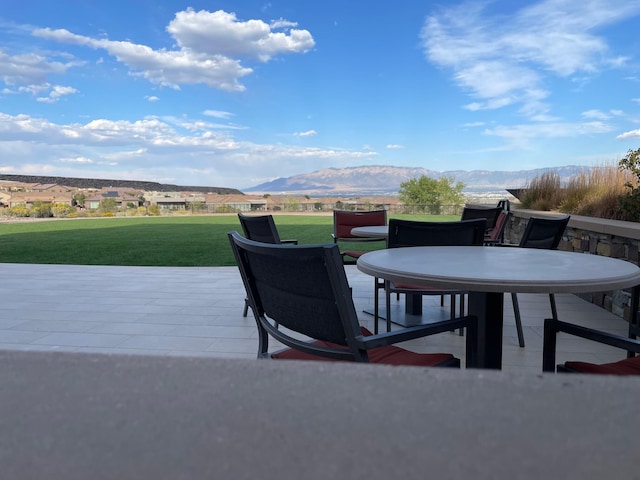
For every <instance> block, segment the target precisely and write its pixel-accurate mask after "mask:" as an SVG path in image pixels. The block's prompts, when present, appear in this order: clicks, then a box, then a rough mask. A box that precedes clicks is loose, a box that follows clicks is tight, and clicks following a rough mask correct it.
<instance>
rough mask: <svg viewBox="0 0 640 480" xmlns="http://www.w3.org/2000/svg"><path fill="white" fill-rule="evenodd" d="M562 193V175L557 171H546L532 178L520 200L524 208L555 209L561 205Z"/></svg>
mask: <svg viewBox="0 0 640 480" xmlns="http://www.w3.org/2000/svg"><path fill="white" fill-rule="evenodd" d="M560 195H561V193H560V176H559V175H558V174H557V173H555V172H545V173H543V174H542V175H540V176H539V177H536V178H534V179H533V180H531V182H530V183H529V185H528V186H527V190H526V193H525V194H524V197H523V198H522V199H520V201H521V202H522V207H523V208H530V209H533V210H553V209H555V208H557V207H558V205H560V201H561V197H560Z"/></svg>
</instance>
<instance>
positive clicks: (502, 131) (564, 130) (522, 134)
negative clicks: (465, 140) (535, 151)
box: [484, 121, 612, 147]
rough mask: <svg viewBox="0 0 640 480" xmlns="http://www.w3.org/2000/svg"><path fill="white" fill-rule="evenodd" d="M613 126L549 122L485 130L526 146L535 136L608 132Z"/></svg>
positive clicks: (592, 123)
mask: <svg viewBox="0 0 640 480" xmlns="http://www.w3.org/2000/svg"><path fill="white" fill-rule="evenodd" d="M610 131H612V127H611V126H610V125H608V124H606V123H603V122H601V121H591V122H581V123H580V122H578V123H571V122H548V123H534V124H531V125H524V124H521V125H511V126H497V127H493V128H487V129H485V130H484V134H485V135H490V136H495V137H500V138H503V139H505V140H506V141H508V142H509V144H511V145H512V146H518V147H526V146H527V145H528V143H529V141H531V140H532V139H534V138H575V137H578V136H581V135H593V134H600V133H608V132H610Z"/></svg>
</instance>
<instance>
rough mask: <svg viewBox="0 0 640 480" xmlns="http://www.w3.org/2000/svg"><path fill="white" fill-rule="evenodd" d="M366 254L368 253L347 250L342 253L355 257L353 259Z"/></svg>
mask: <svg viewBox="0 0 640 480" xmlns="http://www.w3.org/2000/svg"><path fill="white" fill-rule="evenodd" d="M365 253H366V252H358V251H356V250H345V251H343V252H342V255H349V256H350V257H353V258H360V257H361V256H362V255H364V254H365Z"/></svg>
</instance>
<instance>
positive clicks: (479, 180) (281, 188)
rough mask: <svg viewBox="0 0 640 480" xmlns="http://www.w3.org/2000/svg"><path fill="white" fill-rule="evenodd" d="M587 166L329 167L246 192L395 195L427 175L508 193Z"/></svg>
mask: <svg viewBox="0 0 640 480" xmlns="http://www.w3.org/2000/svg"><path fill="white" fill-rule="evenodd" d="M588 169H589V167H584V166H565V167H553V168H540V169H535V170H519V171H514V172H508V171H491V170H471V171H467V170H450V171H445V172H438V171H434V170H428V169H426V168H412V167H392V166H363V167H350V168H326V169H323V170H317V171H315V172H311V173H307V174H300V175H294V176H292V177H287V178H278V179H276V180H273V181H271V182H266V183H262V184H260V185H256V186H255V187H251V188H247V189H245V190H244V192H245V193H270V194H284V195H302V194H304V195H316V196H342V195H359V196H367V195H368V196H394V195H396V194H397V193H398V190H399V188H400V184H401V183H402V182H406V181H407V180H410V179H411V178H418V177H421V176H422V175H425V176H427V177H430V178H440V177H443V176H446V177H453V178H454V179H455V181H459V182H462V183H464V184H465V185H466V187H465V189H464V191H465V193H467V194H469V193H476V194H487V193H494V192H495V193H504V192H505V191H506V189H508V188H509V189H516V188H523V187H525V186H526V185H527V184H528V182H530V181H531V180H532V179H534V178H535V177H537V176H539V175H541V174H542V173H545V172H549V171H551V172H555V173H557V174H558V176H559V177H560V180H561V181H563V182H564V181H567V180H568V179H569V178H571V177H572V176H574V175H576V174H578V173H580V172H584V171H585V170H588Z"/></svg>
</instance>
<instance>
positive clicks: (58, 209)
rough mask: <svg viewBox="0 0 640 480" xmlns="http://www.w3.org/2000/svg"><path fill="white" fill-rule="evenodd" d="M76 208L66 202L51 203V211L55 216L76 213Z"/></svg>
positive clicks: (59, 216)
mask: <svg viewBox="0 0 640 480" xmlns="http://www.w3.org/2000/svg"><path fill="white" fill-rule="evenodd" d="M75 212H76V208H75V207H72V206H71V205H68V204H66V203H54V204H53V205H51V213H52V214H53V216H54V217H57V218H65V217H70V216H71V215H73V214H75Z"/></svg>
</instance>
